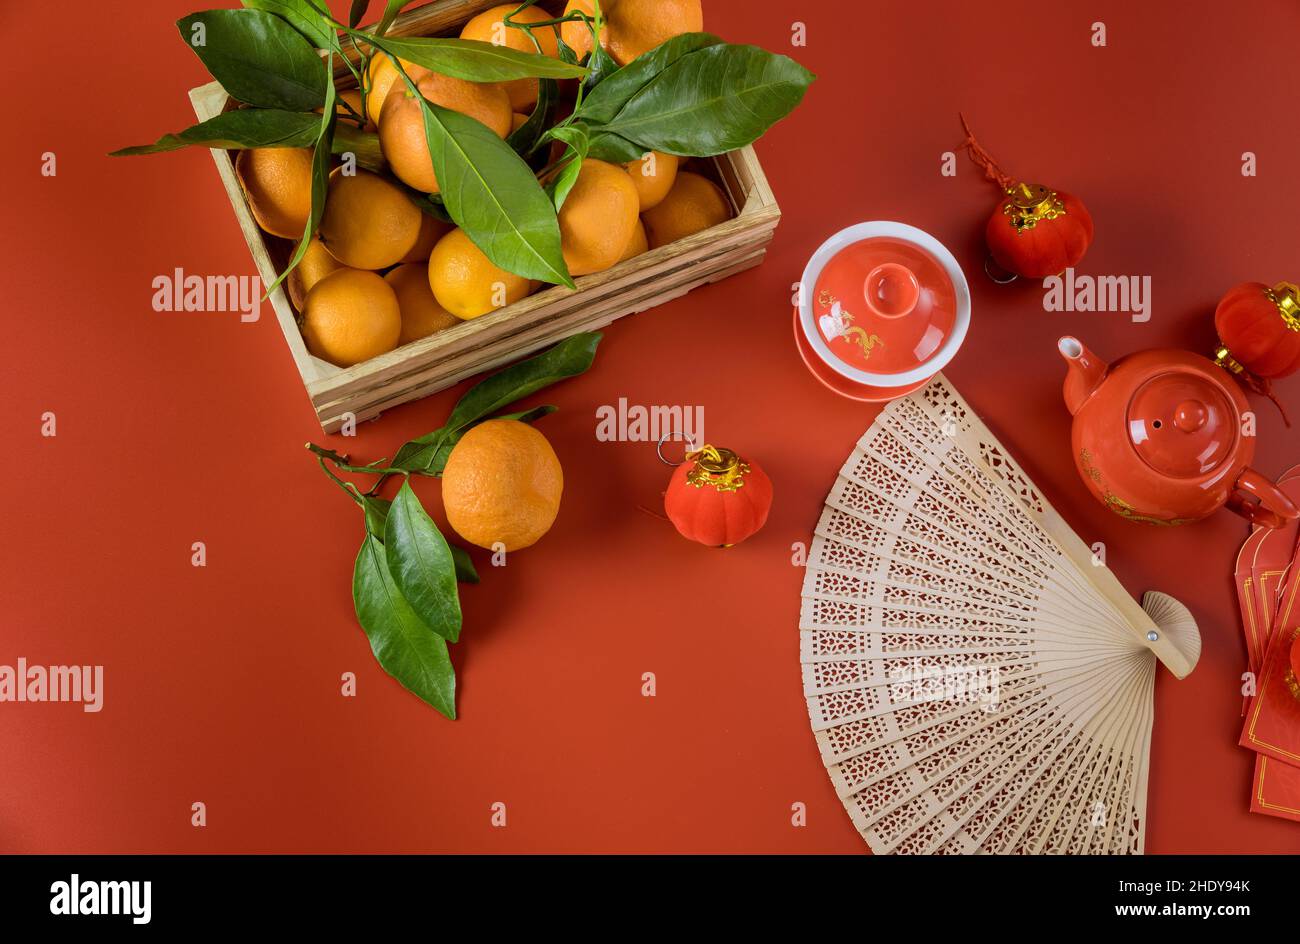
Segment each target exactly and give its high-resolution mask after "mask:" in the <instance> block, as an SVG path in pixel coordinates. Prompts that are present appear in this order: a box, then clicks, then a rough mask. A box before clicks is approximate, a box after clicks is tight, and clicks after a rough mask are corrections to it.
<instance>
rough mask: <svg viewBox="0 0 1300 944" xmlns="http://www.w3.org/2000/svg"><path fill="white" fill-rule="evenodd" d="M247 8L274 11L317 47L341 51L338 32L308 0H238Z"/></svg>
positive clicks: (267, 11)
mask: <svg viewBox="0 0 1300 944" xmlns="http://www.w3.org/2000/svg"><path fill="white" fill-rule="evenodd" d="M240 2H241V3H242V4H243V5H244V6H245V7H248V8H249V9H252V10H262V11H264V12H266V13H274V14H275V15H276V16H278V17H280V18H281V19H283V20H285V21H286V22H287V23H288V24H289V25H290V26H292V27H293V28H294V29H296V30H297V31H298V32H299V33H301V34H302V35H303V38H305V39H306V40H307V42H309V43H311V44H312V45H313V46H314V47H316V48H317V49H333V50H334V51H335V52H341V51H342V49H341V47H340V46H339V34H338V33H337V32H336V31H335V29H334V26H333V25H332V24H331V23H330V21H329V20H327V19H326V18H325V17H324V16H322V15H321V12H320V10H318V9H316V7H314V6H312V4H311V3H310V2H309V0H240Z"/></svg>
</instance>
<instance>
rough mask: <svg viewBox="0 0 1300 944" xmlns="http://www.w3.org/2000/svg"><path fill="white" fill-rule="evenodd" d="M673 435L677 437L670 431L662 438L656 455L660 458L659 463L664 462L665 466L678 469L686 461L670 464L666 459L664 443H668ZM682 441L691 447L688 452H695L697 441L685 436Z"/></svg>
mask: <svg viewBox="0 0 1300 944" xmlns="http://www.w3.org/2000/svg"><path fill="white" fill-rule="evenodd" d="M673 435H675V433H673V432H672V431H671V430H670V431H669V432H666V433H664V434H663V435H662V436H660V437H659V442H658V443H656V444H655V453H656V454H657V455H658V456H659V461H660V462H662V463H663V464H664V465H667V466H672V467H673V468H676V467H677V466H679V465H681V464H682V462H685V461H686V460H685V459H682V461H681V462H669V461H668V460H667V459H665V458H664V443H665V442H667V441H668V439H669V437H671V436H673ZM682 441H683V442H684V443H686V445H688V446H689V447H690V448H689V449H687V450H686V451H687V452H693V451H694V450H695V440H694V439H692V438H691V437H690V436H687V435H685V434H683V435H682Z"/></svg>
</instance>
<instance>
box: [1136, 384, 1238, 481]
mask: <svg viewBox="0 0 1300 944" xmlns="http://www.w3.org/2000/svg"><path fill="white" fill-rule="evenodd" d="M1127 418H1128V436H1129V441H1130V442H1132V443H1133V448H1134V449H1135V450H1137V454H1138V455H1139V456H1140V457H1141V458H1142V461H1143V462H1145V463H1146V464H1147V465H1149V466H1150V467H1151V468H1153V469H1155V470H1156V471H1157V472H1160V473H1161V474H1163V475H1170V476H1173V477H1175V478H1196V477H1198V476H1201V475H1205V474H1206V473H1207V472H1211V471H1213V470H1214V469H1216V468H1218V467H1219V466H1220V465H1222V464H1223V463H1224V462H1225V461H1227V460H1228V459H1229V458H1230V457H1231V456H1232V454H1233V453H1234V452H1235V451H1236V448H1237V437H1238V436H1239V434H1240V431H1239V429H1238V421H1237V408H1236V406H1235V405H1234V404H1233V402H1232V400H1230V399H1229V398H1228V396H1227V395H1226V394H1225V392H1224V390H1223V388H1222V387H1221V386H1220V385H1219V384H1217V383H1215V382H1214V381H1212V380H1210V379H1209V378H1208V377H1205V376H1202V375H1201V374H1199V373H1196V372H1195V371H1190V370H1171V371H1167V372H1165V373H1162V374H1157V375H1156V376H1154V377H1152V378H1151V379H1150V380H1148V381H1146V382H1145V383H1143V384H1142V385H1141V386H1140V387H1138V388H1137V390H1136V391H1134V393H1133V399H1132V400H1130V401H1129V405H1128V417H1127Z"/></svg>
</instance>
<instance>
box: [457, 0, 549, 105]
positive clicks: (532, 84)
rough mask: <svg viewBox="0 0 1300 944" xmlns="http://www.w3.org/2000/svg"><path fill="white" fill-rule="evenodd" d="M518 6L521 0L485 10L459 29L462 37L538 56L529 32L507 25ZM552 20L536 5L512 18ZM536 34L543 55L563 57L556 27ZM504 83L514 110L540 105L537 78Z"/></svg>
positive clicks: (530, 21)
mask: <svg viewBox="0 0 1300 944" xmlns="http://www.w3.org/2000/svg"><path fill="white" fill-rule="evenodd" d="M518 8H519V4H518V3H503V4H502V5H501V6H499V7H492V8H491V9H490V10H484V11H483V12H482V13H480V14H479V15H478V16H476V17H474V18H473V19H471V20H470V21H469V22H468V23H466V24H465V26H464V28H463V29H462V30H461V31H460V38H461V39H477V40H479V41H480V42H484V43H491V44H492V45H494V46H505V47H507V48H509V49H517V50H518V51H519V52H530V53H533V54H534V55H536V54H537V46H534V45H533V41H532V40H531V39H529V38H528V34H527V33H525V32H524V31H523V30H521V29H515V28H514V27H512V26H506V23H505V18H506V16H507V15H508V14H510V13H512V12H514V11H515V10H517V9H518ZM549 19H552V17H551V15H550V14H549V13H547V12H546V11H545V10H540V9H538V8H537V7H527V8H526V9H524V10H521V11H520V12H519V13H517V14H515V15H514V16H512V17H510V21H511V22H512V23H541V22H544V21H545V20H549ZM533 35H534V36H536V37H537V42H538V44H539V45H540V46H541V47H542V51H541V55H543V56H550V57H551V58H552V59H558V58H560V48H559V42H558V41H557V40H558V39H559V34H558V33H556V31H555V27H554V26H551V27H544V28H542V29H537V30H534V31H533ZM501 85H502V87H503V88H504V89H505V90H506V94H507V95H508V96H510V107H511V108H513V109H514V110H515V111H529V110H530V109H531V108H532V107H533V106H534V105H535V104H537V80H536V79H514V80H513V81H510V82H502V83H501Z"/></svg>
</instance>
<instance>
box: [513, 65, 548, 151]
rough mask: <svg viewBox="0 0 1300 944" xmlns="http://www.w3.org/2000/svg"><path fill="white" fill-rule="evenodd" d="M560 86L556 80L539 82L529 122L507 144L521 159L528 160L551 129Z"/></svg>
mask: <svg viewBox="0 0 1300 944" xmlns="http://www.w3.org/2000/svg"><path fill="white" fill-rule="evenodd" d="M559 95H560V93H559V86H558V85H557V84H556V82H555V80H554V79H538V80H537V104H536V105H535V106H534V107H533V112H532V114H530V115H529V116H528V120H527V121H525V122H524V123H523V124H522V125H520V126H519V127H518V128H517V129H516V130H514V131H512V132H511V133H510V136H509V137H508V138H506V144H508V145H510V147H511V148H512V149H513V150H514V152H515V153H516V154H518V155H519V156H520V157H523V158H525V159H527V156H528V155H529V154H530V153H531V152H532V150H533V148H534V147H535V146H536V145H537V142H538V141H540V140H541V139H542V135H543V134H544V133H545V132H546V129H547V128H548V127H550V124H551V121H552V119H553V117H554V114H555V103H556V101H557V100H558V99H559Z"/></svg>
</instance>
